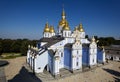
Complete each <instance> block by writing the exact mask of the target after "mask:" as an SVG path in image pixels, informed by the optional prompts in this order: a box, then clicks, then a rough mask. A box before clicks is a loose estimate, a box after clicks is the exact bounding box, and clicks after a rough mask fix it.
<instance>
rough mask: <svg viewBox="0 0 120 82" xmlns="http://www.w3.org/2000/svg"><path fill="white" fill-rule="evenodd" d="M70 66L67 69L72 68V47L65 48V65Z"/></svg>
mask: <svg viewBox="0 0 120 82" xmlns="http://www.w3.org/2000/svg"><path fill="white" fill-rule="evenodd" d="M66 66H67V67H69V68H67V69H70V68H71V49H70V48H64V67H66Z"/></svg>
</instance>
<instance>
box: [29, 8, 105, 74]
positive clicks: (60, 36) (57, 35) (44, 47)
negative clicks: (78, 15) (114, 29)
mask: <svg viewBox="0 0 120 82" xmlns="http://www.w3.org/2000/svg"><path fill="white" fill-rule="evenodd" d="M27 63H28V65H29V67H30V68H31V69H32V70H33V71H34V72H35V73H42V72H43V71H44V70H45V69H46V70H47V71H49V72H50V73H51V74H52V75H53V76H58V75H60V69H63V68H64V69H67V70H69V71H71V72H73V73H74V72H75V71H76V70H80V71H82V68H83V66H87V67H92V66H96V65H97V64H98V63H105V51H104V48H101V47H98V46H97V41H96V40H95V38H94V36H93V37H92V38H91V40H89V39H88V38H85V31H84V29H83V25H82V24H79V25H78V26H77V27H75V28H74V30H73V31H71V30H70V27H69V23H68V21H67V19H66V14H65V11H64V9H63V11H62V14H61V20H60V21H59V24H58V30H57V31H55V30H54V27H53V26H51V25H49V24H48V22H47V23H46V24H45V27H44V31H43V37H42V38H41V39H40V40H39V42H38V43H37V44H36V47H33V46H31V45H29V46H28V51H27Z"/></svg>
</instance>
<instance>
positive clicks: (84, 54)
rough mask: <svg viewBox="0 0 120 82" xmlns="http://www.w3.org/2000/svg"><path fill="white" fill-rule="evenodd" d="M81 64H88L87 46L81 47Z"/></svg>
mask: <svg viewBox="0 0 120 82" xmlns="http://www.w3.org/2000/svg"><path fill="white" fill-rule="evenodd" d="M82 64H83V65H89V48H84V47H83V48H82Z"/></svg>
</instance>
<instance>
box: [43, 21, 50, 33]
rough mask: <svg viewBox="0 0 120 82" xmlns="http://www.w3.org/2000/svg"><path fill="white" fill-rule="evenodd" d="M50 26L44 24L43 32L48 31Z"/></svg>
mask: <svg viewBox="0 0 120 82" xmlns="http://www.w3.org/2000/svg"><path fill="white" fill-rule="evenodd" d="M49 30H50V28H49V25H48V23H46V24H45V28H44V32H49Z"/></svg>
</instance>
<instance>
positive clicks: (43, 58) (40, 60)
mask: <svg viewBox="0 0 120 82" xmlns="http://www.w3.org/2000/svg"><path fill="white" fill-rule="evenodd" d="M47 64H48V51H45V52H44V53H42V54H41V55H37V57H36V59H35V72H36V73H40V72H43V70H44V68H45V66H46V65H47Z"/></svg>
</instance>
